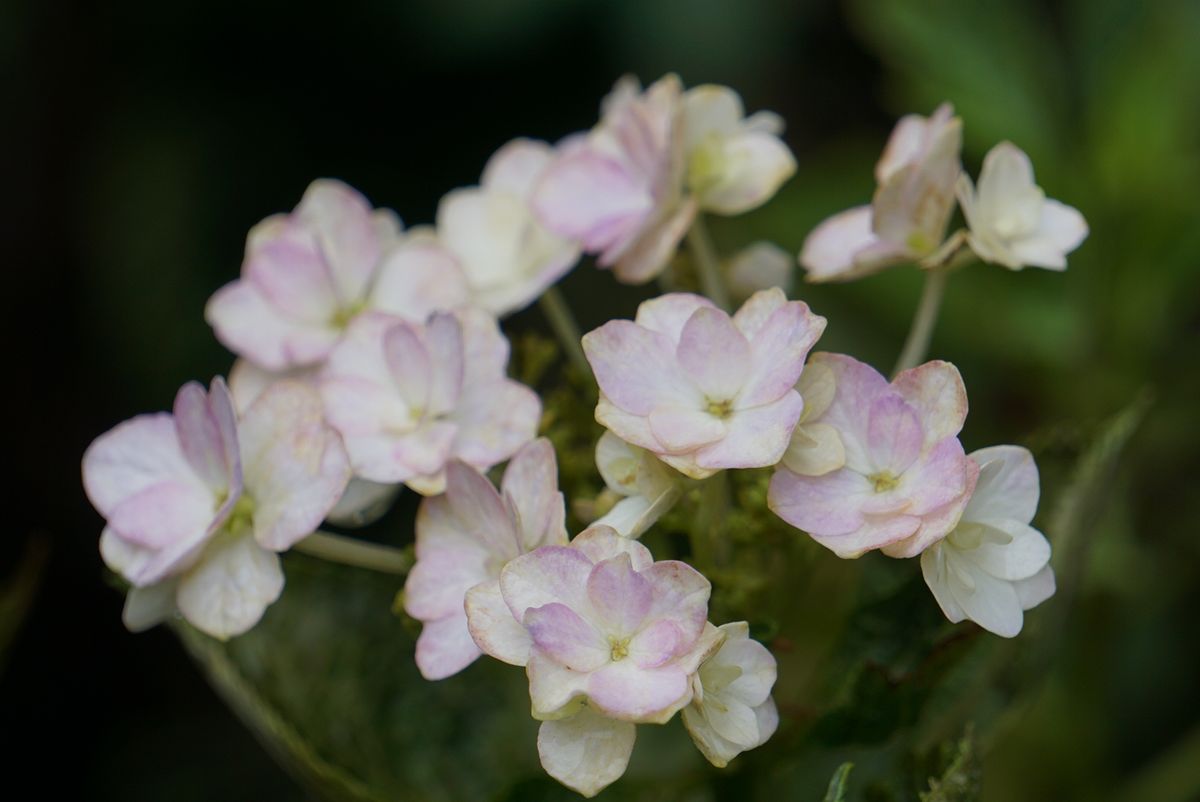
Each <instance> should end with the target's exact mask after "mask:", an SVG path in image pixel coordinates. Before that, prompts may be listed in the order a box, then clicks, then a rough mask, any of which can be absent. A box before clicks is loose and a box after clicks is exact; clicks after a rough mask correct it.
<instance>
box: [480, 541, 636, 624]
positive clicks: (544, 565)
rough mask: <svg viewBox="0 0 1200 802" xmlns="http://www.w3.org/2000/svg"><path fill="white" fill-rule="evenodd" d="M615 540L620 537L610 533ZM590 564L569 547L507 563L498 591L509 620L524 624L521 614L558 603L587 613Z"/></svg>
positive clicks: (549, 548) (545, 550)
mask: <svg viewBox="0 0 1200 802" xmlns="http://www.w3.org/2000/svg"><path fill="white" fill-rule="evenodd" d="M613 534H614V536H615V537H620V536H619V535H616V533H613ZM591 573H592V561H591V560H590V559H588V557H587V555H586V554H584V553H583V552H582V551H581V550H579V549H575V548H571V547H570V546H542V547H541V548H540V549H537V550H536V551H532V552H530V553H528V554H523V555H521V556H520V557H517V558H516V559H514V560H512V561H511V562H509V563H508V564H507V565H505V566H504V569H503V570H502V571H501V572H500V590H501V592H502V593H503V594H504V602H505V603H506V604H507V605H508V608H509V609H510V610H512V614H513V617H514V618H516V619H517V620H518V621H524V619H525V611H526V610H529V609H531V608H536V607H541V606H543V605H546V604H553V603H560V604H564V605H566V606H567V607H569V608H571V609H572V610H587V609H588V608H589V606H590V603H589V602H588V600H587V579H588V576H589V575H590V574H591Z"/></svg>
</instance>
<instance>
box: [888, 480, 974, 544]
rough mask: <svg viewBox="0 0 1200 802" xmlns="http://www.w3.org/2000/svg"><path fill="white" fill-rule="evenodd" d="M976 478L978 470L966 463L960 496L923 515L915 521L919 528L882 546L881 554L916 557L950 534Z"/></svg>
mask: <svg viewBox="0 0 1200 802" xmlns="http://www.w3.org/2000/svg"><path fill="white" fill-rule="evenodd" d="M977 477H978V469H977V468H976V467H975V465H974V464H973V463H971V462H969V461H968V463H967V474H966V489H965V490H964V491H963V493H962V495H960V496H958V497H956V498H954V499H952V500H951V501H949V502H947V503H946V504H945V505H943V506H941V507H938V508H936V509H934V510H932V511H929V512H925V513H923V514H922V515H921V516H920V518H918V519H917V520H919V521H920V522H921V524H920V526H918V527H917V528H916V530H915V531H914V532H913V533H912V534H911V535H909V536H907V537H905V538H904V539H903V540H897V541H894V542H892V543H889V544H887V545H886V546H884V547H883V549H882V550H883V553H884V554H886V555H887V556H889V557H898V558H908V557H916V556H917V555H918V554H920V553H922V552H923V551H925V550H926V549H928V548H929V547H930V546H932V545H934V544H936V543H937V542H938V541H939V540H941V539H942V538H944V537H946V535H948V534H950V532H951V531H952V530H953V529H954V527H955V526H956V525H957V524H958V522H959V519H960V518H961V517H962V513H963V509H964V508H965V507H966V506H967V499H968V498H969V497H970V495H971V490H972V488H974V486H975V481H976V478H977ZM918 501H919V500H918ZM916 506H917V505H916V504H913V505H912V507H916Z"/></svg>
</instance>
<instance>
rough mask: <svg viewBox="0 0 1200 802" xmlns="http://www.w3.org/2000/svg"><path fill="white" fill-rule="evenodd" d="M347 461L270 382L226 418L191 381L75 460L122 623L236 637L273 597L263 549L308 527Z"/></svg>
mask: <svg viewBox="0 0 1200 802" xmlns="http://www.w3.org/2000/svg"><path fill="white" fill-rule="evenodd" d="M349 478H350V467H349V463H348V460H347V458H346V454H345V452H344V450H343V449H342V445H341V442H340V440H339V439H338V436H337V434H336V433H335V432H333V431H332V430H331V429H330V428H329V427H328V426H326V425H325V423H324V421H323V420H322V416H321V401H320V398H318V397H317V395H316V394H315V393H314V392H313V391H312V390H311V389H310V388H308V387H306V386H304V385H302V384H297V383H292V382H280V383H278V384H276V385H274V386H273V387H272V388H271V389H270V390H268V391H267V392H265V393H263V395H262V396H261V397H260V398H259V399H258V400H257V401H255V402H254V404H252V405H251V406H250V408H249V409H248V410H247V411H246V414H245V416H244V417H243V418H242V419H241V421H240V422H239V421H238V418H237V415H236V414H235V412H234V408H233V403H232V400H231V398H230V395H229V391H228V390H227V389H226V387H225V383H224V382H223V381H222V380H221V379H216V380H214V381H213V385H212V388H211V390H210V391H209V392H207V393H206V392H205V391H204V388H203V387H201V386H200V385H199V384H196V383H194V382H192V383H189V384H186V385H184V386H183V387H182V388H181V389H180V391H179V393H178V395H177V396H176V398H175V407H174V412H173V413H159V414H156V415H141V416H139V417H136V418H133V419H132V420H129V421H126V422H125V423H122V424H120V425H119V426H117V427H116V428H114V429H112V430H111V431H109V432H107V433H106V434H103V435H101V436H100V437H98V438H97V439H96V441H95V442H94V443H92V445H91V447H89V448H88V450H87V453H86V454H84V457H83V482H84V487H85V489H86V490H87V494H88V498H89V499H91V502H92V504H93V506H95V507H96V509H97V510H98V511H99V512H100V514H101V515H103V516H104V517H105V519H106V525H105V528H104V532H103V534H102V535H101V536H100V553H101V555H102V556H103V558H104V561H105V562H106V563H107V564H108V566H109V567H110V568H112V569H113V570H114V571H116V572H117V573H119V574H121V575H122V576H123V577H125V579H127V580H129V582H130V583H132V584H133V589H132V590H131V591H130V594H129V596H128V598H127V600H126V606H125V621H126V624H127V625H128V626H129V627H130V628H131V629H134V630H139V629H144V628H146V627H149V626H153V625H154V624H156V623H158V622H159V621H161V620H163V619H164V618H166V617H167V616H169V615H171V614H172V613H173V612H174V611H175V609H176V608H178V610H179V611H180V612H181V613H183V615H184V617H185V618H186V619H187V620H188V621H190V622H191V623H192V624H193V625H194V626H196V627H197V628H198V629H200V630H202V631H204V632H207V633H209V634H210V635H213V636H214V637H218V638H227V637H230V636H233V635H238V634H240V633H242V632H245V631H246V630H248V629H249V628H250V627H252V626H254V624H255V623H257V621H258V620H259V618H260V617H261V616H262V614H263V611H264V610H265V609H266V608H267V606H268V605H269V604H271V602H273V601H275V599H276V598H277V597H278V596H279V593H280V592H281V591H282V589H283V574H282V572H281V571H280V568H279V559H278V557H277V556H276V554H275V553H276V552H279V551H286V550H287V549H288V548H290V547H291V546H292V545H293V544H295V543H296V542H297V541H299V540H300V539H302V538H304V537H305V536H307V535H309V534H310V533H312V532H313V531H314V530H315V529H316V528H317V526H318V525H319V524H320V523H321V520H322V519H323V518H324V517H325V514H326V513H327V512H328V511H329V510H330V509H331V508H332V507H333V505H334V503H335V502H336V501H337V500H338V498H339V496H341V494H342V491H343V489H344V488H345V486H346V482H347V481H348V480H349Z"/></svg>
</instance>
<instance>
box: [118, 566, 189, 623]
mask: <svg viewBox="0 0 1200 802" xmlns="http://www.w3.org/2000/svg"><path fill="white" fill-rule="evenodd" d="M178 589H179V580H178V579H176V578H174V577H172V578H171V579H164V580H163V581H162V582H158V583H156V584H154V585H148V586H146V587H144V588H130V589H129V595H127V596H126V597H125V609H124V610H123V611H122V613H121V621H122V622H123V623H124V624H125V628H126V629H128V630H129V631H130V632H144V631H145V630H147V629H150V627H153V626H155V625H157V624H160V623H162V622H163V621H166V620H167V619H168V618H170V617H172V616H174V615H175V614H176V613H177V612H178V608H176V606H175V593H176V592H177V591H178Z"/></svg>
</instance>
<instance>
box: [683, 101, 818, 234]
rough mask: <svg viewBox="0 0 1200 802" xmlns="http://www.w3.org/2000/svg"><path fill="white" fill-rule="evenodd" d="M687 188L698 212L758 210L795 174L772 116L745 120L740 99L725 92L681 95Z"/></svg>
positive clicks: (780, 128) (778, 121)
mask: <svg viewBox="0 0 1200 802" xmlns="http://www.w3.org/2000/svg"><path fill="white" fill-rule="evenodd" d="M683 130H684V151H685V158H686V160H687V179H686V180H687V185H688V188H689V189H690V190H691V192H692V194H693V195H694V196H695V198H696V202H697V203H698V204H699V206H700V208H701V209H705V210H707V211H711V212H715V213H716V214H730V215H732V214H741V213H742V212H748V211H750V210H751V209H753V208H755V207H757V206H761V205H762V204H763V203H765V202H766V201H767V200H769V199H770V197H771V196H772V195H774V194H775V192H776V190H778V189H779V187H780V185H781V184H782V183H783V182H784V181H786V180H787V179H788V178H790V177H791V176H792V174H793V173H794V172H796V159H795V158H794V157H793V156H792V153H791V151H789V150H788V148H787V145H785V144H783V142H782V141H781V140H780V138H779V136H780V134H782V133H783V120H782V119H780V118H779V116H778V115H776V114H772V113H771V112H759V113H757V114H754V115H751V116H750V117H746V116H745V110H744V109H743V107H742V99H741V98H740V97H739V96H738V93H737V92H734V91H733V90H732V89H730V88H729V87H726V86H715V85H711V84H708V85H704V86H697V87H695V88H693V89H689V90H688V91H687V92H685V93H684V95H683Z"/></svg>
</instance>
